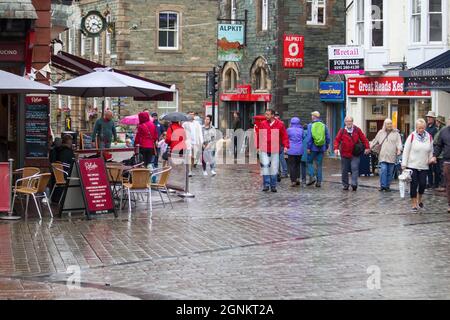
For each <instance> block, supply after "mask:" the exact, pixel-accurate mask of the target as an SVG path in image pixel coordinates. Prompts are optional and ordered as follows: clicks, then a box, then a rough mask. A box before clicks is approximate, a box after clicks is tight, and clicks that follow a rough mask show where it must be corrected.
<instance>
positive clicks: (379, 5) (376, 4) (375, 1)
mask: <svg viewBox="0 0 450 320" xmlns="http://www.w3.org/2000/svg"><path fill="white" fill-rule="evenodd" d="M372 20H383V0H372Z"/></svg>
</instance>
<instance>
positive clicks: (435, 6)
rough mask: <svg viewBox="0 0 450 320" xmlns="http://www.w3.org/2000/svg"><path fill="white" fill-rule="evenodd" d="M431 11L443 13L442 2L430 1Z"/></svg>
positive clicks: (439, 0) (437, 0) (440, 0)
mask: <svg viewBox="0 0 450 320" xmlns="http://www.w3.org/2000/svg"><path fill="white" fill-rule="evenodd" d="M429 1H430V2H429V4H430V7H429V11H430V12H441V11H442V0H429Z"/></svg>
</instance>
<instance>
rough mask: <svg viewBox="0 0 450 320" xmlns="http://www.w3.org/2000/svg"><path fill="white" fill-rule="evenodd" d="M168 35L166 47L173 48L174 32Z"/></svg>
mask: <svg viewBox="0 0 450 320" xmlns="http://www.w3.org/2000/svg"><path fill="white" fill-rule="evenodd" d="M167 33H168V43H167V46H168V47H175V32H173V31H169V32H167Z"/></svg>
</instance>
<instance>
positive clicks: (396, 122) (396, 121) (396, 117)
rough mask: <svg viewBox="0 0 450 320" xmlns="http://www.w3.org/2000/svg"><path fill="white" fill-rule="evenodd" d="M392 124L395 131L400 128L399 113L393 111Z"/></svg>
mask: <svg viewBox="0 0 450 320" xmlns="http://www.w3.org/2000/svg"><path fill="white" fill-rule="evenodd" d="M392 124H393V127H394V129H397V128H398V111H392Z"/></svg>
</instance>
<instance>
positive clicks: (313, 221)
mask: <svg viewBox="0 0 450 320" xmlns="http://www.w3.org/2000/svg"><path fill="white" fill-rule="evenodd" d="M325 170H326V180H327V182H325V183H324V184H323V188H322V189H316V188H314V187H312V188H311V187H308V188H291V187H290V186H289V183H288V181H287V180H283V182H282V185H281V187H280V188H279V193H277V194H272V193H270V194H266V193H262V192H261V191H260V190H259V189H260V176H259V170H258V168H257V167H256V166H246V165H238V166H223V167H220V168H219V170H218V173H219V175H218V176H217V177H215V178H211V177H208V178H204V177H203V176H201V172H200V171H198V172H197V175H196V176H195V177H194V178H193V179H192V192H193V193H194V194H195V195H196V198H195V199H189V200H187V201H177V202H176V203H175V204H174V209H162V207H161V206H156V207H155V208H154V213H153V218H152V219H149V218H148V215H147V214H146V212H145V208H144V207H142V208H141V209H140V210H138V211H139V212H138V213H136V214H133V215H132V216H131V217H129V216H128V214H126V213H122V214H120V216H119V219H114V218H112V217H110V216H101V217H96V218H95V219H94V220H92V221H85V220H83V219H82V217H80V216H73V217H71V218H68V217H65V218H63V219H54V220H53V221H51V220H49V219H44V221H43V222H42V223H40V222H38V221H37V220H33V219H29V220H28V221H20V222H15V223H11V222H9V223H0V239H2V241H1V244H0V276H2V277H4V278H0V279H2V280H0V292H3V289H2V288H3V287H5V286H8V283H11V282H15V281H16V282H17V281H21V282H23V281H31V282H32V283H37V284H39V285H41V286H42V288H43V289H42V290H38V292H37V293H35V294H34V295H32V297H33V298H39V297H42V298H44V299H52V298H55V297H56V296H57V295H56V294H53V293H54V292H58V293H59V292H60V291H61V290H62V289H61V288H59V287H58V286H63V283H65V281H66V280H67V274H66V270H67V268H68V267H69V266H71V265H78V266H80V267H81V269H82V274H81V277H82V283H83V288H82V289H81V290H80V291H78V292H77V293H76V294H74V293H71V292H69V293H68V294H60V295H59V296H62V297H66V298H68V299H70V298H73V299H77V298H88V299H97V298H101V295H100V296H99V295H98V294H97V293H98V292H99V291H103V292H104V298H107V299H108V298H113V299H115V298H118V299H120V298H124V297H135V298H141V299H166V298H182V299H255V298H257V299H265V298H268V299H299V298H300V299H302V298H333V299H342V298H412V299H414V298H447V299H448V298H450V286H449V285H450V274H449V272H450V271H449V270H450V268H449V262H450V254H449V252H450V251H449V250H448V247H449V242H450V234H449V233H450V228H449V227H450V215H449V214H447V213H446V199H445V198H444V197H442V196H439V195H437V194H432V193H430V194H427V195H426V198H425V206H426V211H424V212H422V213H420V214H412V213H410V210H409V204H408V201H407V199H404V200H402V199H400V198H399V195H398V193H397V192H392V193H390V194H382V193H380V192H378V191H377V190H376V189H375V188H374V186H376V185H377V182H376V178H373V177H372V178H364V179H363V180H362V182H361V183H362V184H363V185H364V186H367V187H361V188H360V189H359V190H358V192H351V191H350V192H344V191H342V190H341V188H340V186H339V185H338V183H337V182H338V180H339V178H336V176H335V174H336V173H337V172H338V168H337V167H336V163H334V162H332V161H328V162H327V164H326V169H325ZM370 266H377V267H379V269H380V271H381V289H380V290H369V289H368V288H367V285H366V281H367V279H368V277H369V276H370V275H369V274H368V273H367V268H368V267H370ZM2 281H3V282H2ZM53 286H56V287H53ZM57 287H58V288H57ZM16 288H20V286H18V285H17V284H16ZM46 288H47V289H46ZM58 290H59V291H58ZM82 291H86V293H85V294H83V293H82ZM20 292H21V290H20V289H17V290H15V291H14V294H12V297H13V298H26V297H27V295H28V296H30V292H29V290H27V288H26V287H23V290H22V292H23V295H22V296H21V295H20ZM31 294H33V293H31ZM0 298H8V297H7V296H5V295H0Z"/></svg>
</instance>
